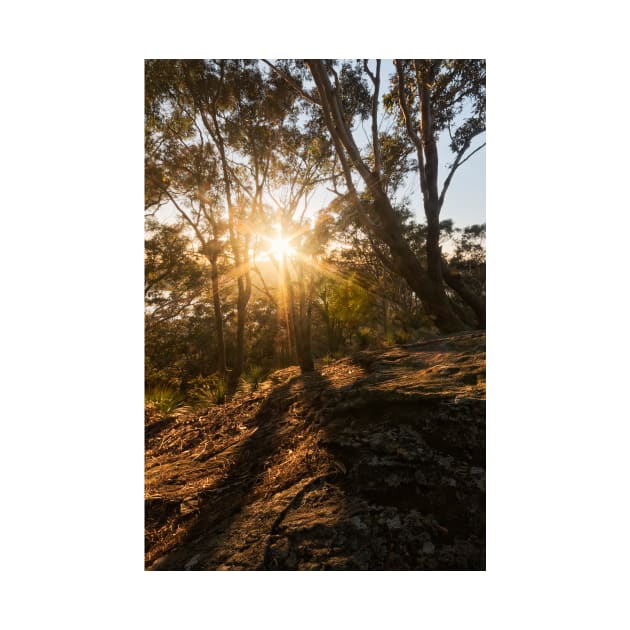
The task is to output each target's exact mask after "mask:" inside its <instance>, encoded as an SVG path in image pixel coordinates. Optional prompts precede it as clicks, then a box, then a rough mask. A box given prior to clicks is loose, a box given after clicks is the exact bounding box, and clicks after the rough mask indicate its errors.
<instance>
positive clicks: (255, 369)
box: [243, 365, 265, 391]
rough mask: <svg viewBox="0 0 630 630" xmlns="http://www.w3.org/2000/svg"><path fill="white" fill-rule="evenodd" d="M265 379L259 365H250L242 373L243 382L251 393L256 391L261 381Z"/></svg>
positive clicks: (263, 370) (263, 371) (262, 369)
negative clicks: (249, 388)
mask: <svg viewBox="0 0 630 630" xmlns="http://www.w3.org/2000/svg"><path fill="white" fill-rule="evenodd" d="M264 378H265V369H264V368H263V367H262V366H261V365H250V366H248V368H247V369H246V370H245V372H244V373H243V380H244V381H245V383H247V384H248V385H249V386H250V387H251V389H252V391H256V390H257V389H258V386H259V385H260V383H261V381H262V380H263V379H264Z"/></svg>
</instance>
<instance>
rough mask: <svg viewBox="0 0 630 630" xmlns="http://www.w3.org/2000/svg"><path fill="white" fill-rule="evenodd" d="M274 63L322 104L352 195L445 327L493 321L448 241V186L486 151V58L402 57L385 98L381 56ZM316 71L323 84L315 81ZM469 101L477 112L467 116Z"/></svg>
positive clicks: (376, 239) (360, 215)
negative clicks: (365, 125)
mask: <svg viewBox="0 0 630 630" xmlns="http://www.w3.org/2000/svg"><path fill="white" fill-rule="evenodd" d="M268 63H269V62H268ZM269 65H271V66H272V67H273V68H274V69H275V71H276V73H277V74H278V75H279V76H282V77H283V78H284V79H285V80H286V81H287V83H288V84H289V85H291V86H292V87H293V88H294V89H295V91H296V93H298V94H300V96H301V97H302V98H303V99H305V100H306V101H308V102H309V103H311V104H312V105H313V106H315V107H316V108H317V109H318V114H317V115H318V116H319V119H320V120H321V121H322V123H323V125H324V126H325V128H326V130H327V132H328V134H329V135H330V138H331V140H332V142H333V144H334V147H335V153H336V156H337V159H338V161H339V164H340V166H341V170H342V172H343V178H344V181H345V187H346V195H347V196H348V197H349V199H350V200H351V201H352V204H353V207H354V209H355V212H356V218H357V220H358V221H359V223H360V224H361V226H362V228H363V230H364V231H365V233H366V234H367V235H368V236H369V238H370V239H371V242H372V245H373V248H374V251H375V253H376V254H377V255H378V256H379V258H380V259H381V260H382V261H383V263H384V264H385V265H387V266H388V267H389V268H390V269H392V270H394V271H395V272H396V273H397V274H399V275H400V276H402V277H404V278H405V280H406V281H407V283H408V284H409V286H410V287H411V288H412V289H413V291H414V292H415V293H416V294H417V295H418V297H419V298H420V300H421V301H422V304H423V307H424V309H425V310H426V312H427V314H428V315H429V316H430V317H431V318H432V320H433V321H434V323H435V325H436V326H437V327H438V328H439V329H440V330H442V331H444V332H451V331H457V330H462V329H465V328H468V327H472V326H481V327H483V326H485V300H484V298H483V296H480V295H478V294H476V293H475V292H474V291H472V290H471V289H470V288H469V287H468V286H467V285H466V284H465V282H464V281H463V280H462V278H461V277H460V275H459V274H458V273H457V271H456V270H454V269H452V268H451V267H449V265H448V264H447V262H446V261H445V259H444V256H443V255H442V252H441V248H440V243H439V241H440V210H441V208H442V205H443V203H444V198H445V195H446V193H447V191H448V188H449V186H450V184H451V181H452V179H453V176H454V174H455V173H456V171H457V170H458V169H459V168H460V167H461V166H462V165H463V164H464V163H465V162H466V161H467V160H468V159H469V158H470V157H472V156H473V155H474V154H475V153H476V152H477V151H478V150H479V148H480V147H476V148H474V149H473V148H471V145H472V141H473V139H474V138H475V137H477V136H478V135H480V134H482V133H483V132H484V131H485V62H484V61H483V60H440V59H429V60H420V59H414V60H396V61H395V66H396V73H395V75H394V76H393V77H392V79H391V83H390V86H389V87H390V89H389V91H388V92H387V93H386V94H385V95H384V97H383V89H382V77H381V63H380V60H376V63H375V64H373V65H370V63H368V60H363V61H358V62H356V63H350V62H343V63H338V62H336V61H335V60H310V59H309V60H297V61H296V63H295V64H294V66H293V67H292V68H291V70H292V72H290V71H289V66H288V65H285V66H284V67H283V68H280V67H279V66H278V65H274V64H271V63H269ZM305 68H306V69H308V72H305ZM309 79H312V81H313V82H314V84H315V89H309V88H308V87H307V81H308V80H309ZM382 102H384V104H385V106H386V108H387V110H388V112H389V114H390V115H391V116H393V118H394V122H395V130H394V132H393V133H383V132H380V131H379V116H380V115H381V103H382ZM464 107H466V108H467V110H469V111H470V113H469V115H467V116H464V118H463V120H462V113H463V112H464ZM357 118H358V119H361V120H363V121H367V120H369V121H370V140H369V143H368V144H369V148H368V150H362V149H361V148H360V147H359V143H358V142H357V140H356V138H355V134H354V123H355V121H356V119H357ZM441 133H449V134H450V138H451V150H452V151H453V153H454V160H453V162H452V163H451V165H450V167H449V171H448V173H447V176H446V178H445V180H444V183H443V185H442V187H441V189H440V187H439V186H438V174H439V169H438V167H439V157H438V151H437V140H438V137H439V135H440V134H441ZM412 157H415V164H413V162H412V161H411V160H412ZM409 168H414V169H415V170H416V172H417V176H418V184H419V188H420V192H421V196H422V200H423V210H424V214H425V217H426V220H427V227H428V236H427V239H426V244H425V248H426V262H425V263H424V264H423V262H422V261H421V260H420V259H419V257H418V255H417V254H416V253H415V252H414V251H413V247H412V246H411V244H410V242H409V240H408V238H407V237H406V235H405V230H404V227H403V225H402V222H401V218H400V215H399V213H398V212H397V211H396V203H395V192H396V186H397V184H398V183H399V182H400V181H401V178H402V177H404V176H405V174H406V172H407V171H408V170H409ZM360 182H363V187H360V186H359V183H360ZM446 286H449V287H450V288H451V290H453V291H456V292H457V293H458V294H459V295H460V296H461V298H462V299H463V301H464V303H465V304H466V305H467V308H469V309H470V311H469V312H462V311H461V310H460V312H459V313H458V312H456V309H455V308H454V305H453V303H452V300H451V299H450V298H449V296H448V294H447V291H446ZM473 318H474V319H473Z"/></svg>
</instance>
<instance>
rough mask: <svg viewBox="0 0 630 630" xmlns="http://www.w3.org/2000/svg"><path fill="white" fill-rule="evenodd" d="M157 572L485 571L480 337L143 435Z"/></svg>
mask: <svg viewBox="0 0 630 630" xmlns="http://www.w3.org/2000/svg"><path fill="white" fill-rule="evenodd" d="M146 442H147V443H146V447H147V451H146V568H147V569H149V570H216V569H230V570H234V569H244V570H254V569H257V570H321V569H328V570H330V569H342V570H483V569H484V568H485V333H483V332H474V333H466V334H460V335H452V336H448V337H441V338H438V339H434V340H431V341H426V342H422V343H418V344H413V345H408V346H399V347H395V348H391V349H389V350H387V351H383V352H363V353H360V354H358V355H356V356H354V357H351V358H347V359H342V360H339V361H337V362H335V363H332V364H330V365H328V366H325V367H322V368H321V369H320V370H319V371H318V372H316V373H313V374H309V375H304V376H303V375H301V374H300V373H299V370H298V369H297V368H287V369H286V370H281V371H279V372H276V373H274V374H273V375H272V377H271V378H270V379H269V380H268V381H266V382H264V383H263V384H262V385H261V386H260V388H259V389H258V390H257V391H255V392H252V393H249V394H241V395H240V396H238V397H237V398H235V399H234V400H232V401H230V402H229V403H227V404H226V405H224V406H221V407H213V408H211V409H208V410H207V411H206V412H205V413H204V414H202V415H189V416H185V415H184V416H181V417H177V418H167V419H162V420H157V419H155V418H151V417H149V418H148V422H147V428H146Z"/></svg>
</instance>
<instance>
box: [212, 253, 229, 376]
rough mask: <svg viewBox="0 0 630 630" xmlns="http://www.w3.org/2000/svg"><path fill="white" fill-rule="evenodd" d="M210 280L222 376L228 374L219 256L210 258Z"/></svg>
mask: <svg viewBox="0 0 630 630" xmlns="http://www.w3.org/2000/svg"><path fill="white" fill-rule="evenodd" d="M209 258H210V278H211V281H212V304H213V306H214V325H215V328H216V330H217V372H219V374H220V375H221V376H224V375H225V373H226V368H227V366H226V363H225V341H224V339H223V316H222V315H221V297H220V294H219V269H218V265H217V255H216V254H212V255H211V256H210V257H209Z"/></svg>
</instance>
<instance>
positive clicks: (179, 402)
mask: <svg viewBox="0 0 630 630" xmlns="http://www.w3.org/2000/svg"><path fill="white" fill-rule="evenodd" d="M144 402H145V404H146V406H147V407H149V408H151V409H154V410H155V411H157V412H158V413H159V414H160V415H161V416H172V415H175V414H177V413H181V412H183V411H185V410H187V407H186V406H185V405H184V397H183V396H182V395H181V394H180V393H179V392H178V391H177V390H175V389H171V388H168V387H152V388H151V389H148V390H146V392H145V394H144Z"/></svg>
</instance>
